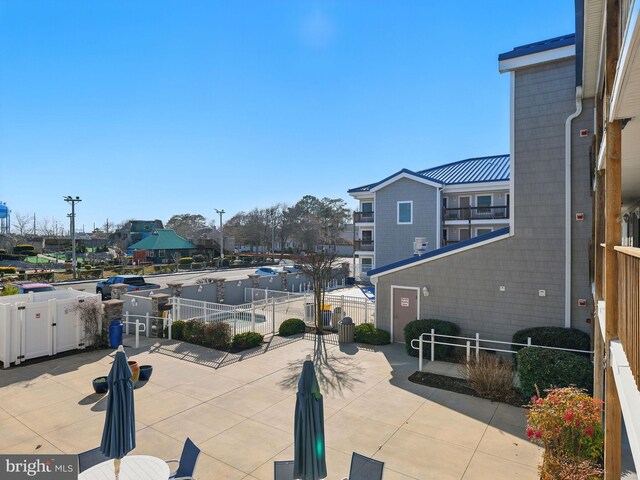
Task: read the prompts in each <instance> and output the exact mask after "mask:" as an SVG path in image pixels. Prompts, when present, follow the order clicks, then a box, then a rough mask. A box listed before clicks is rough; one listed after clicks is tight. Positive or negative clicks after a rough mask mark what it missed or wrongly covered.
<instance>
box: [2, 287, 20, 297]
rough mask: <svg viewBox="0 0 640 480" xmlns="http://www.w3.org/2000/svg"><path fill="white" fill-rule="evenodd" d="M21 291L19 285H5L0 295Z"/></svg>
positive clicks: (5, 295)
mask: <svg viewBox="0 0 640 480" xmlns="http://www.w3.org/2000/svg"><path fill="white" fill-rule="evenodd" d="M18 292H19V290H18V287H16V286H15V285H5V286H4V288H3V289H2V290H0V297H7V296H9V295H16V294H17V293H18Z"/></svg>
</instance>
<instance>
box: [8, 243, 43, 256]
mask: <svg viewBox="0 0 640 480" xmlns="http://www.w3.org/2000/svg"><path fill="white" fill-rule="evenodd" d="M13 253H15V254H16V255H29V256H34V255H37V254H38V252H37V251H36V249H35V247H34V246H33V245H29V244H21V245H16V246H15V247H13Z"/></svg>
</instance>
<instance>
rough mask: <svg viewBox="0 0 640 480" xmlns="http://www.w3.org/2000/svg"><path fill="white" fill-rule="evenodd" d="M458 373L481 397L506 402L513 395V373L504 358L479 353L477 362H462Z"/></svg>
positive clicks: (473, 359) (474, 360)
mask: <svg viewBox="0 0 640 480" xmlns="http://www.w3.org/2000/svg"><path fill="white" fill-rule="evenodd" d="M460 371H461V373H462V374H463V375H464V377H465V378H466V379H467V381H468V382H469V385H471V387H472V388H473V389H474V390H475V391H476V392H477V393H478V395H480V396H481V397H485V398H490V399H492V400H506V399H508V398H510V397H512V396H513V394H514V389H513V380H514V376H515V371H514V369H513V365H512V364H511V362H510V361H509V360H508V359H506V358H502V357H500V356H498V355H491V354H487V353H481V354H480V356H479V358H478V360H476V359H475V358H473V357H472V358H471V359H470V360H469V361H466V359H465V360H463V362H462V364H461V366H460Z"/></svg>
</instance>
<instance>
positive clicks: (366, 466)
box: [342, 452, 384, 480]
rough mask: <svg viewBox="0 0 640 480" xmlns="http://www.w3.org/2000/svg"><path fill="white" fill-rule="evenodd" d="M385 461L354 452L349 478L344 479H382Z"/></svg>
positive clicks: (344, 479)
mask: <svg viewBox="0 0 640 480" xmlns="http://www.w3.org/2000/svg"><path fill="white" fill-rule="evenodd" d="M383 469H384V462H380V461H378V460H374V459H373V458H369V457H365V456H364V455H360V454H359V453H356V452H353V455H352V456H351V469H350V470H349V478H343V479H342V480H382V470H383Z"/></svg>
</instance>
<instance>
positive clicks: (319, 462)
mask: <svg viewBox="0 0 640 480" xmlns="http://www.w3.org/2000/svg"><path fill="white" fill-rule="evenodd" d="M307 358H309V357H307ZM326 476H327V464H326V461H325V446H324V406H323V403H322V394H321V393H320V387H319V386H318V379H317V378H316V371H315V368H314V366H313V362H312V361H311V360H306V361H305V362H304V364H303V366H302V374H301V375H300V379H299V380H298V394H297V397H296V410H295V429H294V462H293V478H298V479H300V480H318V479H320V478H325V477H326Z"/></svg>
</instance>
